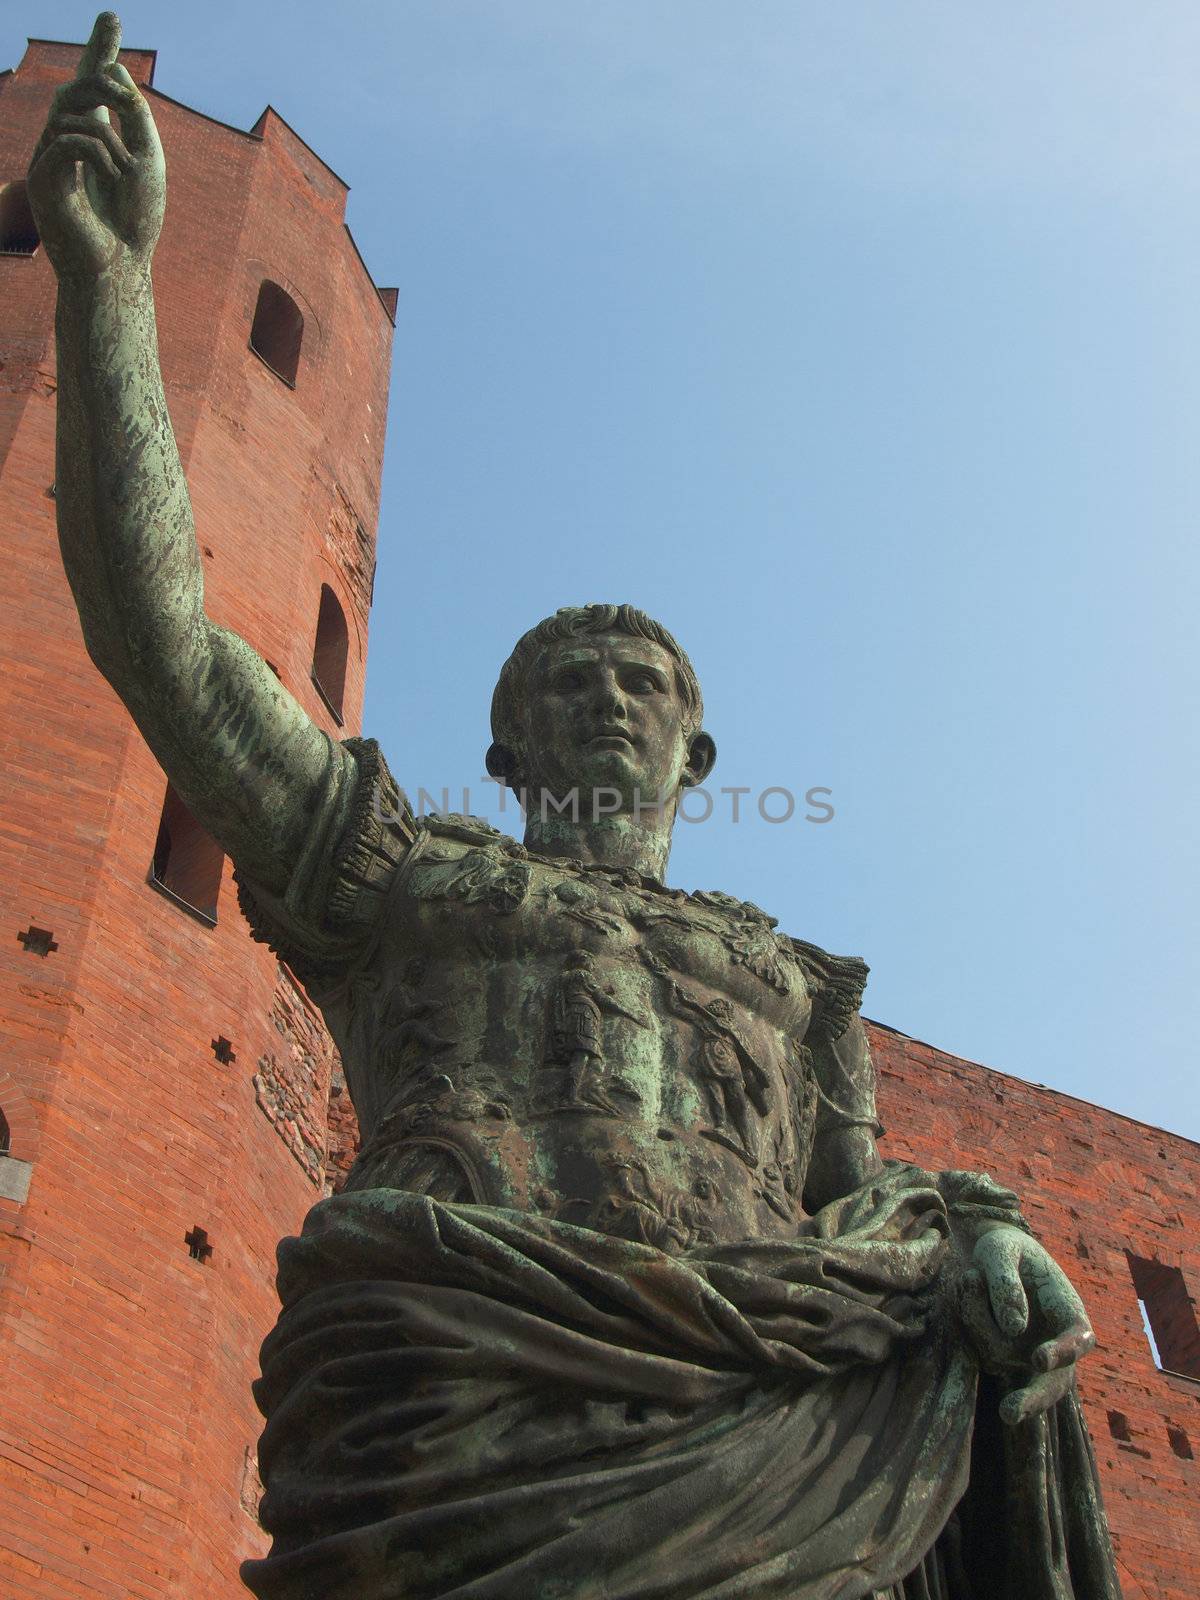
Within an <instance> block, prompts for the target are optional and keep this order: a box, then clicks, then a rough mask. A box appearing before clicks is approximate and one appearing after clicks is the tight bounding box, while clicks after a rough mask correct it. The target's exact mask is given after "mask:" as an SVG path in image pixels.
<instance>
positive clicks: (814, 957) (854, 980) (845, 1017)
mask: <svg viewBox="0 0 1200 1600" xmlns="http://www.w3.org/2000/svg"><path fill="white" fill-rule="evenodd" d="M783 938H784V940H785V942H786V943H787V945H788V946H789V948H790V950H791V954H792V960H793V961H795V962H796V964H797V965H798V966H799V967H800V968H801V969H802V971H803V973H804V977H805V980H806V982H807V983H808V987H809V991H810V993H811V994H812V997H813V1020H812V1025H811V1029H810V1032H811V1034H812V1036H813V1042H814V1043H816V1042H818V1041H819V1040H824V1041H825V1042H826V1043H832V1042H833V1041H834V1040H835V1039H840V1038H841V1036H842V1034H843V1033H845V1031H846V1029H847V1028H848V1027H849V1026H850V1024H851V1022H852V1021H853V1020H854V1017H855V1015H856V1013H857V1012H858V1009H859V1007H860V1006H861V1005H862V997H863V990H864V989H865V988H866V986H867V977H868V974H869V973H870V970H871V969H870V967H868V966H867V963H866V962H865V961H864V960H863V959H862V957H861V956H835V955H831V954H830V952H829V951H828V950H822V949H821V947H820V945H816V944H809V942H808V940H807V939H794V938H791V937H789V936H787V935H784V936H783Z"/></svg>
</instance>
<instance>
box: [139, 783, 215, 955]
mask: <svg viewBox="0 0 1200 1600" xmlns="http://www.w3.org/2000/svg"><path fill="white" fill-rule="evenodd" d="M224 864H225V853H224V851H223V850H222V849H221V846H220V845H219V844H218V843H217V841H216V840H215V839H214V838H213V836H212V835H211V834H210V833H208V832H207V831H206V830H205V829H204V828H202V827H201V826H200V824H199V823H198V822H197V821H196V819H195V817H194V816H193V815H192V813H191V812H190V811H189V810H188V808H187V806H185V805H184V803H183V801H182V800H181V799H180V798H179V796H178V795H177V794H176V793H175V790H174V788H173V787H172V786H171V785H170V784H168V785H167V793H166V798H165V799H164V800H163V808H162V818H161V820H160V822H159V825H158V837H157V839H156V840H155V843H154V860H153V861H152V863H151V865H150V882H151V883H152V884H154V886H155V887H156V888H158V889H161V890H162V891H163V893H164V894H166V895H167V897H168V898H169V899H171V900H174V901H175V903H176V904H177V905H179V906H182V907H183V909H184V910H185V911H190V912H192V914H193V915H194V916H197V917H199V919H200V920H201V921H202V922H206V923H207V924H208V925H209V927H212V926H213V925H214V924H215V923H216V920H217V896H218V894H219V893H220V889H221V870H222V868H223V867H224Z"/></svg>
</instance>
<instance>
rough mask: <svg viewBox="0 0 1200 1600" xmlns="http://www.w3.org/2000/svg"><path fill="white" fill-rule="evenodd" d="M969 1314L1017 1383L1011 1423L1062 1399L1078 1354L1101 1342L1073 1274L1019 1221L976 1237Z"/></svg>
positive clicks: (966, 1292)
mask: <svg viewBox="0 0 1200 1600" xmlns="http://www.w3.org/2000/svg"><path fill="white" fill-rule="evenodd" d="M962 1316H963V1321H964V1322H965V1323H966V1326H967V1328H968V1330H969V1331H970V1333H971V1334H972V1336H973V1338H974V1340H975V1343H976V1348H977V1349H978V1352H979V1355H980V1359H981V1360H982V1362H983V1364H984V1366H985V1368H986V1369H987V1370H988V1371H991V1372H996V1373H1001V1374H1003V1375H1004V1376H1006V1377H1008V1378H1009V1379H1010V1380H1012V1381H1013V1382H1014V1383H1015V1385H1016V1387H1014V1388H1013V1389H1011V1390H1010V1391H1009V1393H1008V1394H1007V1395H1006V1396H1005V1398H1004V1400H1003V1402H1002V1403H1001V1406H1000V1416H1001V1419H1002V1420H1003V1421H1004V1422H1007V1423H1009V1424H1010V1425H1015V1424H1016V1423H1018V1422H1023V1421H1024V1420H1025V1418H1026V1417H1032V1416H1036V1415H1037V1414H1038V1413H1039V1412H1042V1411H1046V1410H1048V1409H1049V1408H1050V1407H1051V1406H1052V1405H1054V1404H1055V1403H1056V1402H1057V1401H1059V1400H1061V1399H1062V1398H1063V1396H1064V1395H1065V1394H1066V1393H1067V1392H1068V1390H1069V1389H1070V1387H1071V1384H1072V1383H1073V1382H1074V1378H1075V1363H1076V1361H1078V1359H1079V1357H1080V1356H1083V1355H1086V1354H1087V1352H1088V1351H1089V1350H1091V1349H1094V1347H1095V1344H1096V1335H1095V1334H1094V1333H1093V1332H1092V1325H1091V1323H1090V1322H1089V1321H1088V1317H1087V1312H1086V1311H1085V1310H1084V1309H1083V1302H1082V1301H1081V1300H1080V1298H1079V1296H1078V1295H1077V1294H1076V1293H1075V1290H1074V1289H1073V1288H1072V1287H1071V1284H1070V1282H1069V1281H1068V1279H1067V1276H1066V1274H1065V1273H1064V1272H1063V1270H1062V1268H1061V1267H1060V1266H1059V1265H1058V1263H1057V1262H1056V1261H1055V1260H1054V1258H1053V1256H1051V1255H1050V1254H1049V1252H1048V1251H1046V1250H1044V1249H1043V1248H1042V1246H1041V1245H1040V1244H1039V1243H1038V1242H1037V1240H1036V1239H1031V1238H1030V1237H1029V1235H1028V1234H1025V1233H1022V1232H1021V1230H1020V1229H1019V1228H1009V1227H998V1228H993V1229H992V1230H991V1231H990V1232H989V1233H985V1234H984V1235H983V1237H982V1238H981V1239H979V1240H978V1242H977V1243H976V1245H975V1248H974V1251H973V1252H972V1256H971V1265H970V1267H969V1268H968V1269H967V1271H966V1273H964V1275H963V1282H962Z"/></svg>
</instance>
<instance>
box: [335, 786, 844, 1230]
mask: <svg viewBox="0 0 1200 1600" xmlns="http://www.w3.org/2000/svg"><path fill="white" fill-rule="evenodd" d="M852 966H853V968H854V969H856V970H855V971H852V970H851V967H852ZM861 970H862V969H861V964H859V963H854V964H851V963H839V962H838V961H837V960H836V958H831V957H827V956H825V955H824V954H823V953H822V952H820V951H817V950H815V948H814V947H812V946H806V945H802V944H800V943H799V942H797V941H794V940H791V939H788V938H785V937H784V936H783V935H780V934H779V933H777V932H776V931H775V924H774V921H773V919H771V918H770V917H768V916H767V915H766V914H765V913H764V912H762V911H760V910H759V909H758V907H756V906H753V905H751V904H749V903H746V902H742V901H737V900H734V899H732V898H730V897H729V896H727V895H722V894H692V895H688V894H685V893H684V892H683V891H680V890H672V889H666V888H664V887H663V886H662V885H660V884H657V883H655V882H654V881H653V880H650V879H647V878H643V877H642V876H640V875H639V874H637V873H634V872H630V871H628V870H625V869H618V868H610V867H601V866H594V865H587V864H584V863H583V862H579V861H570V860H562V859H558V858H555V859H550V858H545V857H539V856H536V855H533V854H530V853H529V852H527V851H526V850H525V849H524V847H523V846H521V845H520V844H518V843H517V842H516V841H514V840H512V839H509V838H507V837H506V836H504V835H502V834H499V833H497V832H496V831H495V830H493V829H491V828H489V827H487V826H486V824H483V823H480V822H477V821H476V820H475V819H470V818H460V817H442V818H430V819H427V820H426V822H425V824H424V826H423V827H422V829H421V831H420V835H419V837H418V840H417V843H416V844H415V845H414V847H413V849H412V851H411V853H410V856H409V857H408V859H407V860H406V862H405V863H404V865H403V867H402V868H401V869H400V872H399V874H398V876H397V881H396V884H395V886H394V888H393V891H392V899H391V902H390V906H389V915H388V917H387V919H386V923H385V928H384V932H383V936H382V940H381V944H380V947H379V949H378V951H377V952H376V955H375V957H374V959H373V960H372V962H371V963H370V964H369V965H368V966H367V967H366V968H365V969H364V970H363V971H362V973H361V974H360V975H359V977H358V978H357V979H356V981H355V990H354V993H353V997H352V1000H353V1014H352V1022H351V1027H350V1030H349V1037H348V1040H347V1061H346V1066H347V1072H348V1074H349V1075H350V1079H351V1085H352V1089H353V1091H354V1094H355V1102H356V1104H357V1105H358V1106H359V1112H360V1119H361V1120H362V1122H363V1125H364V1134H365V1135H366V1136H367V1142H366V1145H365V1147H364V1150H363V1154H362V1156H361V1157H360V1159H359V1163H358V1164H357V1166H356V1169H355V1172H354V1174H353V1177H352V1180H351V1181H352V1184H353V1186H355V1187H368V1186H371V1187H375V1186H382V1185H388V1186H392V1187H406V1188H418V1189H421V1190H423V1191H424V1192H428V1193H433V1194H435V1195H437V1197H438V1198H442V1199H455V1200H473V1201H476V1202H481V1203H485V1204H493V1205H502V1206H512V1207H516V1208H518V1209H521V1210H529V1211H538V1212H541V1213H543V1214H546V1215H553V1216H555V1217H557V1218H559V1219H560V1220H563V1221H568V1222H578V1223H579V1224H581V1225H583V1226H586V1227H595V1228H601V1229H603V1230H604V1231H606V1232H615V1233H620V1234H623V1235H625V1236H628V1237H634V1238H640V1239H644V1240H645V1241H646V1242H648V1243H653V1244H656V1245H658V1246H659V1247H660V1248H665V1249H672V1250H675V1249H685V1248H687V1247H688V1246H689V1245H692V1244H695V1243H697V1242H709V1241H712V1240H716V1239H723V1238H728V1237H745V1236H762V1235H763V1234H772V1233H773V1234H781V1233H786V1232H788V1231H789V1229H791V1228H794V1226H795V1223H796V1221H797V1219H798V1217H799V1216H800V1215H801V1195H802V1191H803V1182H804V1171H805V1166H806V1164H807V1159H808V1153H809V1149H810V1146H811V1136H812V1126H813V1118H814V1111H815V1103H816V1086H815V1084H814V1082H813V1080H812V1073H811V1068H810V1064H809V1053H808V1050H807V1048H806V1044H805V1038H806V1033H807V1030H808V1029H809V1027H810V1025H812V1026H818V1027H821V1028H825V1029H829V1028H830V1027H831V1026H832V1027H836V1026H837V1025H838V1023H839V1021H840V1025H841V1026H842V1027H844V1026H845V1022H846V1021H847V1020H848V1018H849V1016H850V1015H851V1014H852V1012H853V1009H854V1005H855V1003H856V1000H857V993H858V989H859V988H860V987H861V978H860V977H858V973H860V972H861ZM856 978H857V981H855V979H856ZM364 1113H365V1114H364Z"/></svg>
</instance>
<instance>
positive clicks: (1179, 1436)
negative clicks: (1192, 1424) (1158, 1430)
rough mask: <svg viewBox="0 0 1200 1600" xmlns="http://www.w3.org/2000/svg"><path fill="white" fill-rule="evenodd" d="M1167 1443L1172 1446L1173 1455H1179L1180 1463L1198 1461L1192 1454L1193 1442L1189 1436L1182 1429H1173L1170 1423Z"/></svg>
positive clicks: (1168, 1424)
mask: <svg viewBox="0 0 1200 1600" xmlns="http://www.w3.org/2000/svg"><path fill="white" fill-rule="evenodd" d="M1167 1443H1168V1444H1169V1445H1170V1446H1171V1450H1172V1453H1173V1454H1174V1455H1177V1456H1178V1457H1179V1459H1180V1461H1194V1460H1195V1459H1196V1458H1195V1456H1194V1455H1193V1453H1192V1441H1191V1440H1190V1439H1189V1438H1188V1436H1187V1434H1186V1433H1184V1431H1183V1429H1182V1428H1173V1427H1172V1426H1171V1424H1170V1423H1169V1422H1168V1423H1167Z"/></svg>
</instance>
